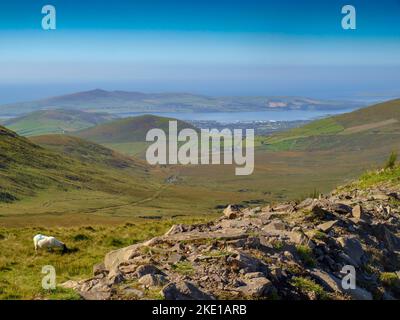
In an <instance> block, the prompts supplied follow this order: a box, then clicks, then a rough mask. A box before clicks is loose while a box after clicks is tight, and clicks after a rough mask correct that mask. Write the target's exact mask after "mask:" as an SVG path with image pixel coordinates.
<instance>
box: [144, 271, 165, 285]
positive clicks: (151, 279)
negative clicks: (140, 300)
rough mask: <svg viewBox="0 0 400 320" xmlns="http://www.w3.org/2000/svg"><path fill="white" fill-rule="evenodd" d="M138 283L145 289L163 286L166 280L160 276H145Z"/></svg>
mask: <svg viewBox="0 0 400 320" xmlns="http://www.w3.org/2000/svg"><path fill="white" fill-rule="evenodd" d="M138 282H139V283H140V284H142V285H144V286H146V287H160V286H163V285H165V284H166V283H167V282H168V280H167V279H166V278H165V277H164V276H163V275H161V274H146V275H144V276H143V277H141V278H140V279H139V281H138Z"/></svg>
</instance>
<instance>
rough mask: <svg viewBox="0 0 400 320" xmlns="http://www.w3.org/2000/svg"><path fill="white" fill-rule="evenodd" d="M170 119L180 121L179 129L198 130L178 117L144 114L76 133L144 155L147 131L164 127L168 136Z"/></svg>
mask: <svg viewBox="0 0 400 320" xmlns="http://www.w3.org/2000/svg"><path fill="white" fill-rule="evenodd" d="M169 121H177V122H178V131H179V130H182V129H185V128H191V129H194V130H198V129H197V128H195V127H194V126H192V125H191V124H189V123H187V122H184V121H180V120H177V119H172V118H165V117H158V116H153V115H143V116H138V117H129V118H124V119H119V120H114V121H111V122H107V123H104V124H101V125H98V126H95V127H92V128H88V129H85V130H82V131H79V132H76V133H74V135H76V136H78V137H80V138H83V139H85V140H89V141H94V142H96V143H100V144H102V145H104V146H106V147H108V148H111V149H114V150H117V151H119V152H121V153H124V154H127V155H130V156H138V157H143V154H144V152H145V150H146V148H147V146H148V145H149V144H150V143H149V142H146V134H147V132H148V131H149V130H151V129H154V128H158V129H162V130H163V131H164V132H165V133H166V135H167V138H168V132H169Z"/></svg>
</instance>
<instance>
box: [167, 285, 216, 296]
mask: <svg viewBox="0 0 400 320" xmlns="http://www.w3.org/2000/svg"><path fill="white" fill-rule="evenodd" d="M161 295H162V296H163V297H164V298H165V299H166V300H215V298H214V297H213V296H212V295H211V294H208V293H206V292H204V291H203V290H201V289H199V288H198V287H197V286H196V285H195V284H193V283H192V282H189V281H178V282H174V283H170V284H168V285H166V286H165V287H164V288H163V289H162V290H161Z"/></svg>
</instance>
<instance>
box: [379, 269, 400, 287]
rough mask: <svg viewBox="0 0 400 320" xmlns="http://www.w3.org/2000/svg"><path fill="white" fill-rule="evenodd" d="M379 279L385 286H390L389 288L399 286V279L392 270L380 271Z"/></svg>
mask: <svg viewBox="0 0 400 320" xmlns="http://www.w3.org/2000/svg"><path fill="white" fill-rule="evenodd" d="M379 280H380V281H381V282H382V284H383V285H384V286H385V287H390V288H394V287H395V288H398V287H400V279H399V277H398V276H397V274H396V273H394V272H382V273H381V274H380V275H379Z"/></svg>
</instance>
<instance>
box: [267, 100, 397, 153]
mask: <svg viewBox="0 0 400 320" xmlns="http://www.w3.org/2000/svg"><path fill="white" fill-rule="evenodd" d="M399 135H400V100H393V101H389V102H384V103H381V104H377V105H374V106H371V107H368V108H363V109H360V110H357V111H354V112H351V113H346V114H342V115H339V116H335V117H331V118H327V119H322V120H317V121H314V122H312V123H310V124H308V125H306V126H304V127H301V128H296V129H293V130H289V131H287V132H282V133H278V134H276V135H273V136H272V137H269V138H267V139H265V140H264V145H265V146H266V148H267V149H270V150H276V151H279V150H321V149H323V150H328V149H332V148H341V149H345V148H347V149H351V148H354V147H356V148H364V147H371V146H373V145H379V144H382V143H385V144H393V145H394V148H396V147H398V144H396V140H398V138H399Z"/></svg>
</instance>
